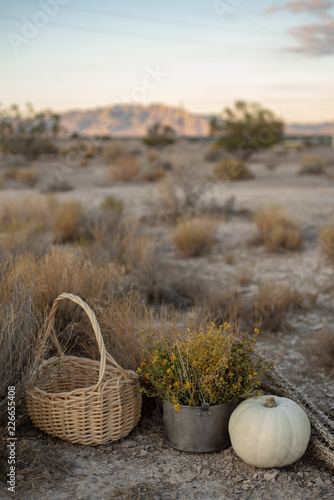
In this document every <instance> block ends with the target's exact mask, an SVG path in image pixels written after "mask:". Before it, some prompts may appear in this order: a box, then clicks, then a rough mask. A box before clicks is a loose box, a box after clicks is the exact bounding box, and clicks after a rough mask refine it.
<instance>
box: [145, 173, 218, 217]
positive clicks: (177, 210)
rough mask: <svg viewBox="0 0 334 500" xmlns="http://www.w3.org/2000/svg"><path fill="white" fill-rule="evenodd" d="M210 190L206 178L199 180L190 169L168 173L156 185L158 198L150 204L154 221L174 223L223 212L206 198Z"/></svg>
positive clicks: (196, 174)
mask: <svg viewBox="0 0 334 500" xmlns="http://www.w3.org/2000/svg"><path fill="white" fill-rule="evenodd" d="M211 188H212V183H211V182H208V179H207V177H204V178H203V177H202V178H201V177H200V176H199V175H198V173H197V172H195V171H193V170H192V169H187V168H184V169H183V170H182V172H181V173H179V174H178V175H171V174H170V173H169V174H168V175H167V176H166V177H165V178H164V179H163V180H162V181H161V182H160V183H159V184H158V185H157V192H158V198H157V199H156V200H153V202H151V203H150V204H151V208H152V209H153V211H154V218H155V220H163V221H165V222H169V223H175V222H176V221H177V220H178V219H179V218H180V217H193V216H195V215H198V214H201V213H202V214H203V213H207V212H211V213H215V212H216V213H221V212H223V210H221V209H220V207H217V206H216V205H215V200H212V198H210V196H207V193H208V191H209V190H210V189H211ZM152 205H153V207H152Z"/></svg>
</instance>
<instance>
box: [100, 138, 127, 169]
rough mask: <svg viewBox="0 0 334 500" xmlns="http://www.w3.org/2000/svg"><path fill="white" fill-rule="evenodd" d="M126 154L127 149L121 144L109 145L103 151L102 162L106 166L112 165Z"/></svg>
mask: <svg viewBox="0 0 334 500" xmlns="http://www.w3.org/2000/svg"><path fill="white" fill-rule="evenodd" d="M125 154H126V152H125V149H124V148H123V147H122V146H121V145H120V144H118V143H115V144H107V145H106V146H105V147H104V148H103V151H102V161H103V163H105V164H106V165H110V164H111V163H113V162H115V161H116V160H118V159H119V158H120V157H121V156H124V155H125Z"/></svg>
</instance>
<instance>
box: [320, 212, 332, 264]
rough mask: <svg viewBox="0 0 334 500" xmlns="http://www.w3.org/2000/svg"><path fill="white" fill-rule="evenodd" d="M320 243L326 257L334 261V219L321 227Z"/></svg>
mask: <svg viewBox="0 0 334 500" xmlns="http://www.w3.org/2000/svg"><path fill="white" fill-rule="evenodd" d="M319 243H320V246H321V248H322V250H323V252H324V253H325V255H326V257H327V258H328V259H329V260H330V261H331V262H334V220H333V221H332V223H331V224H328V225H327V226H323V227H321V228H320V231H319Z"/></svg>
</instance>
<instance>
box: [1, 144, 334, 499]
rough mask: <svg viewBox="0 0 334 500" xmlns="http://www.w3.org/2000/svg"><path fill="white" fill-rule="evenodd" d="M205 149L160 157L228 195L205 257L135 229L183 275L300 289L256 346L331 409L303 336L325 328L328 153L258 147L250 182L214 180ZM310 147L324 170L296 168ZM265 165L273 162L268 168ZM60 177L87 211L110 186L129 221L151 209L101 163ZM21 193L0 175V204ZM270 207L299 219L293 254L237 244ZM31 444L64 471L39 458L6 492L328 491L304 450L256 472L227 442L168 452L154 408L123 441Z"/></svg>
mask: <svg viewBox="0 0 334 500" xmlns="http://www.w3.org/2000/svg"><path fill="white" fill-rule="evenodd" d="M126 147H127V148H129V149H131V148H137V150H141V151H142V153H141V154H139V155H138V158H140V161H141V163H142V165H143V164H145V163H147V160H146V156H145V155H146V153H145V148H144V147H143V145H141V144H140V143H138V142H136V141H132V142H131V141H127V142H126ZM207 148H208V147H207V145H203V144H202V143H195V142H194V143H187V142H185V141H184V142H181V143H179V144H178V145H176V146H171V147H169V148H166V149H165V150H163V151H162V152H160V153H159V154H160V157H161V159H162V160H168V161H170V162H171V164H172V165H173V170H172V172H173V175H177V173H178V172H182V169H184V170H186V171H189V172H191V171H193V172H196V175H197V176H198V178H199V179H200V181H201V182H203V183H204V184H205V185H206V186H207V188H206V189H203V192H202V196H204V199H206V200H208V199H212V198H213V199H215V200H216V204H218V205H219V204H221V205H224V204H225V203H226V201H227V200H228V199H231V198H232V197H233V200H234V204H233V214H232V215H231V216H230V217H227V218H225V220H224V221H221V222H220V223H219V226H218V229H217V233H216V243H215V245H214V248H213V249H212V252H211V254H210V255H208V256H206V257H200V258H197V259H184V258H183V257H182V256H181V255H180V254H179V253H178V252H177V250H176V248H175V246H174V245H173V243H172V240H171V236H170V227H169V226H168V225H164V224H158V225H153V226H152V227H147V228H146V230H147V232H149V233H150V234H153V235H158V236H159V238H160V239H162V240H163V241H164V242H165V243H164V244H165V249H166V260H167V261H168V262H171V263H177V264H178V266H179V268H180V269H182V270H183V271H184V276H185V277H186V276H190V275H192V276H196V278H198V280H203V281H205V282H206V283H212V284H213V285H214V286H215V287H217V288H218V289H219V287H221V289H222V290H223V289H224V290H226V288H227V289H228V287H229V286H231V287H232V286H235V283H236V282H238V280H240V275H241V274H243V273H245V269H246V270H248V272H249V273H250V278H249V280H247V281H248V282H247V283H246V284H243V285H240V286H239V289H240V290H241V293H242V294H244V295H245V296H247V295H249V294H251V293H252V291H254V290H255V288H256V287H257V285H258V283H259V282H261V281H266V280H268V279H271V280H273V282H275V283H281V284H285V285H289V287H290V288H292V289H293V288H295V289H297V290H299V291H300V292H302V293H304V294H308V295H309V296H310V297H311V298H312V300H311V305H310V306H309V307H308V309H306V310H300V311H298V310H297V311H294V312H291V313H289V315H288V318H287V323H286V325H285V326H284V328H282V331H278V332H267V333H266V334H264V335H263V336H261V335H260V338H259V346H260V348H261V349H262V350H263V352H265V353H266V354H267V355H269V356H270V357H272V356H275V364H276V366H277V367H278V368H279V369H280V370H281V371H282V372H283V373H284V374H285V375H286V376H287V377H288V378H289V379H290V380H291V381H292V382H293V383H295V384H296V385H297V386H298V387H299V388H300V389H302V390H303V391H304V392H305V394H307V395H308V396H309V397H311V399H313V401H314V402H315V403H316V404H318V405H319V407H321V408H322V409H324V410H325V411H326V412H327V413H328V414H332V415H333V414H334V374H333V370H332V372H331V373H330V372H329V371H328V368H326V367H325V366H324V365H323V363H322V360H321V359H319V358H318V357H317V355H316V354H315V350H314V342H315V341H316V335H317V332H319V331H321V330H322V329H323V328H325V327H327V328H329V329H330V330H331V331H333V327H332V325H333V321H334V307H333V303H334V285H333V283H334V266H333V265H332V264H330V263H328V262H327V261H326V259H325V258H324V255H323V252H322V250H321V248H320V246H319V243H318V231H319V228H320V226H321V225H323V224H326V223H328V222H330V220H331V219H332V217H333V216H334V150H332V149H330V148H325V147H318V148H315V149H313V150H312V151H302V152H296V151H290V152H287V153H285V154H284V155H282V154H280V155H278V154H276V153H274V152H262V153H259V154H257V155H256V156H254V158H252V161H251V162H250V163H249V167H250V168H251V170H252V172H253V173H254V175H255V178H254V179H253V180H247V181H238V182H230V183H226V184H217V183H215V182H212V179H211V180H210V174H211V173H212V168H213V165H214V163H209V162H206V161H204V153H205V151H206V150H207ZM310 154H311V155H320V156H322V157H323V158H325V159H326V161H327V166H326V171H325V174H323V175H318V176H311V175H307V176H300V175H297V172H298V170H299V167H300V161H301V158H302V157H303V156H305V155H310ZM54 161H57V162H58V161H64V160H59V159H56V160H51V161H50V160H44V159H41V160H38V161H37V162H33V164H32V166H34V167H35V168H36V169H37V171H38V172H39V176H40V180H39V182H38V184H37V186H36V187H35V189H34V191H35V192H36V191H37V192H42V191H43V190H44V189H45V187H46V186H48V185H50V183H52V182H55V181H56V177H55V168H54V167H53V166H52V164H53V162H54ZM268 162H275V163H276V164H277V165H276V167H275V168H274V169H268V168H266V164H268ZM11 163H13V161H12V160H8V159H7V160H3V161H2V163H1V167H0V174H1V172H2V171H4V170H5V169H6V168H8V166H9V165H10V164H11ZM22 168H24V167H22ZM57 171H59V168H58V170H57ZM62 181H63V182H66V183H69V184H70V185H71V186H72V187H73V190H71V191H68V192H62V193H59V194H58V193H57V196H59V198H61V199H77V200H79V201H81V202H82V203H83V204H84V205H85V206H86V207H88V208H97V207H99V205H100V204H101V202H102V200H103V199H104V198H105V196H106V195H110V194H112V195H113V196H115V197H117V198H120V199H122V200H124V203H125V207H126V211H127V212H128V213H130V214H133V215H135V216H136V217H140V218H144V217H145V216H146V217H149V216H151V215H152V203H153V204H154V200H157V199H158V192H157V187H156V184H154V183H147V182H142V181H140V182H131V183H124V184H111V183H110V182H107V181H106V167H105V166H104V165H102V163H101V160H100V159H99V158H96V159H93V160H92V161H91V163H90V165H88V166H86V167H75V168H73V169H72V170H71V171H69V170H68V169H67V170H66V171H65V170H64V173H63V175H62ZM32 194H33V193H32V190H27V189H25V188H23V187H22V186H21V185H20V183H18V181H8V183H7V184H6V185H5V189H3V190H1V191H0V209H1V205H2V204H3V203H5V202H6V201H7V200H9V199H15V198H18V197H25V196H27V195H28V196H30V195H32ZM41 196H44V195H41ZM152 200H153V202H152ZM269 204H276V205H279V206H282V207H285V208H286V209H287V210H288V211H289V212H290V213H291V214H292V215H293V218H294V220H297V221H298V222H299V223H300V225H301V230H302V235H303V237H304V241H303V247H302V249H301V251H300V252H291V253H283V254H269V253H267V252H266V251H265V249H264V248H262V247H254V246H249V244H248V241H249V239H250V238H251V237H252V236H253V235H254V233H255V224H254V222H253V221H252V218H251V216H250V214H251V213H252V212H253V211H254V210H256V209H258V208H260V207H262V206H267V205H269ZM153 206H154V205H153ZM230 254H233V259H232V260H233V262H231V263H229V261H228V260H227V258H226V256H227V255H230ZM32 446H34V447H36V450H38V449H43V447H45V446H47V447H52V448H54V450H55V452H56V453H61V455H62V456H63V457H64V461H65V462H66V463H68V464H69V466H68V470H69V472H68V473H63V475H62V476H60V475H59V473H57V472H56V471H55V470H53V467H52V464H50V469H49V470H48V471H45V481H43V482H42V483H39V484H38V485H35V490H34V492H30V493H28V492H27V491H24V484H25V479H24V478H21V481H20V482H21V486H20V487H19V489H18V492H19V493H18V496H17V498H27V499H33V500H35V499H39V498H43V499H44V498H50V499H57V500H58V499H67V498H75V499H109V498H124V499H125V498H131V499H132V498H133V499H137V498H138V499H139V498H140V499H141V498H143V499H144V498H152V499H153V498H154V499H155V498H157V499H159V498H162V499H169V498H170V499H174V498H175V499H177V498H180V499H183V498H198V499H200V498H214V499H216V498H217V499H234V498H240V499H254V500H255V499H260V498H264V499H291V500H292V499H299V498H300V499H302V498H303V499H305V500H307V499H316V498H324V499H326V498H328V499H329V498H334V489H333V480H332V477H331V475H330V472H329V471H327V470H326V469H325V468H324V467H323V465H322V464H321V463H318V462H316V461H315V460H314V459H313V458H312V457H310V456H308V455H306V456H305V457H304V458H303V459H301V460H300V461H299V462H298V463H297V464H294V465H292V466H290V467H286V468H283V469H270V470H260V469H255V468H252V467H250V466H248V465H246V464H244V463H243V462H242V461H241V460H240V459H239V458H238V457H237V456H236V455H235V453H234V452H233V450H232V449H231V448H229V449H228V450H223V451H221V452H219V453H213V454H202V455H201V454H186V453H180V452H177V451H175V450H172V449H170V448H168V446H167V445H165V444H164V442H163V438H162V420H161V415H160V414H159V413H157V414H155V416H154V418H153V420H152V419H149V418H147V417H146V418H145V419H144V420H143V421H142V423H141V424H140V426H139V427H138V428H137V429H135V430H134V431H133V433H132V434H131V436H130V437H129V438H126V439H123V440H121V441H120V442H118V443H114V444H111V445H108V446H101V447H96V448H89V447H83V446H74V445H70V444H67V443H63V442H60V441H59V440H56V439H52V438H50V439H49V440H46V439H45V437H43V436H42V435H40V436H39V438H38V439H37V440H36V439H34V440H32ZM36 488H37V489H36ZM20 490H21V491H23V492H22V493H20ZM5 493H6V492H5ZM5 493H4V494H5ZM20 495H21V496H20ZM0 497H1V498H6V497H5V496H3V497H2V496H1V491H0Z"/></svg>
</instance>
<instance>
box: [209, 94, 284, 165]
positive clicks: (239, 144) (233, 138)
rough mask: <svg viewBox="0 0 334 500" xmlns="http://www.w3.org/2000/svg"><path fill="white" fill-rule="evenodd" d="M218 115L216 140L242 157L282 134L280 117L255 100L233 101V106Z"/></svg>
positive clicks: (263, 146) (267, 146)
mask: <svg viewBox="0 0 334 500" xmlns="http://www.w3.org/2000/svg"><path fill="white" fill-rule="evenodd" d="M222 119H223V124H222V127H221V137H220V138H219V139H218V141H217V144H218V145H220V146H224V147H225V148H226V149H227V150H228V151H235V152H236V153H237V154H238V155H239V156H240V157H242V158H245V159H246V158H248V157H249V156H251V155H252V154H253V153H255V152H257V151H259V150H262V149H267V148H270V147H271V146H273V145H274V144H277V143H279V142H280V141H281V140H282V138H283V128H284V123H283V121H282V120H281V119H280V118H279V117H278V116H276V115H275V114H274V113H273V112H272V111H271V110H269V109H266V108H263V107H262V106H261V105H260V104H258V103H247V102H245V101H240V100H239V101H236V102H235V103H234V108H230V107H226V108H224V110H223V113H222Z"/></svg>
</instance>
